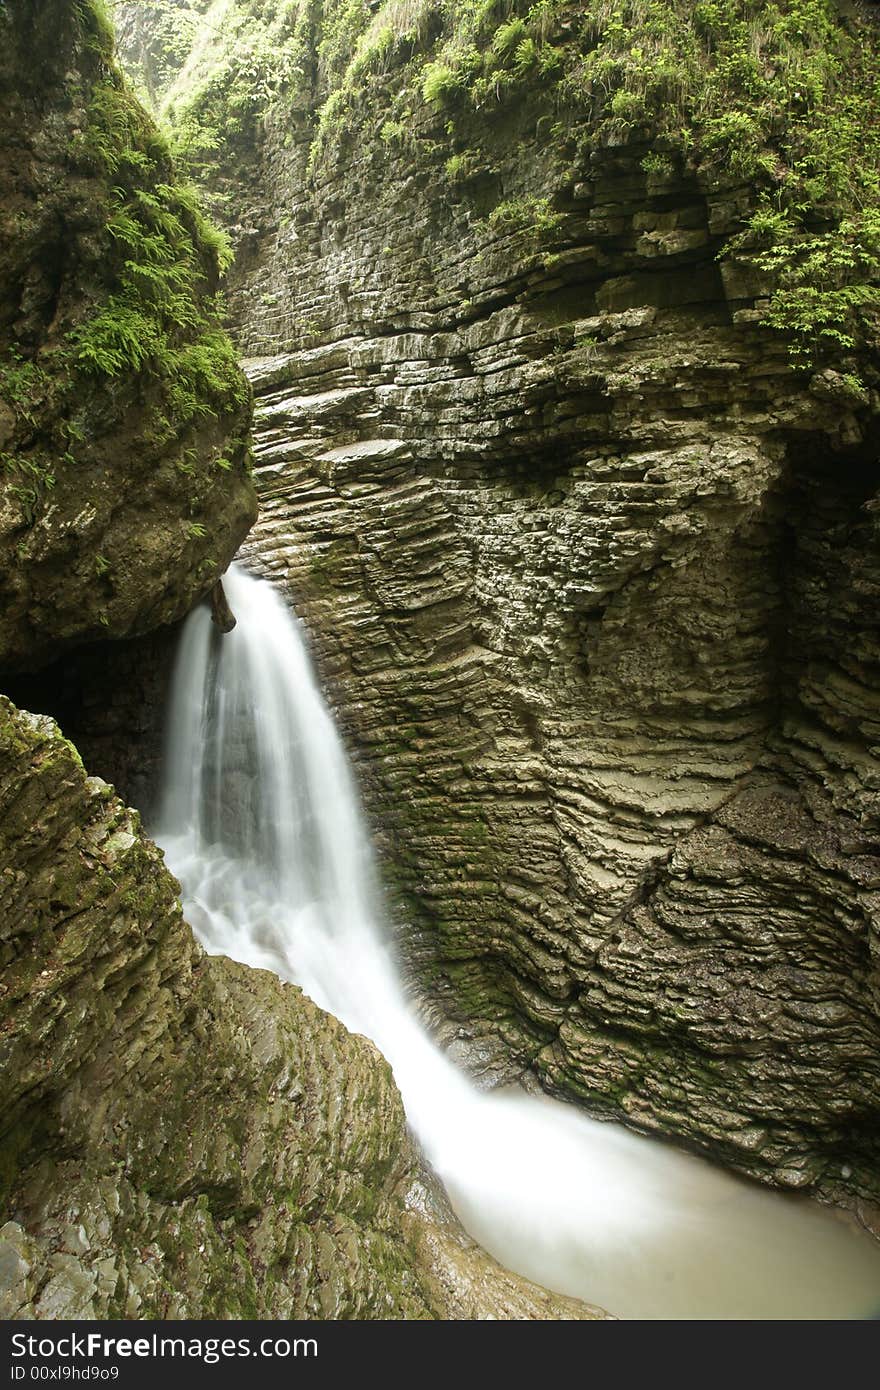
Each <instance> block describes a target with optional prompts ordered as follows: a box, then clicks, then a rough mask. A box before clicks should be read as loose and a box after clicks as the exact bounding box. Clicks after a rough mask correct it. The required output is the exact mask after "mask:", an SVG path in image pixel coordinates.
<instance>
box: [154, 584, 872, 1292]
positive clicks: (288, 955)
mask: <svg viewBox="0 0 880 1390" xmlns="http://www.w3.org/2000/svg"><path fill="white" fill-rule="evenodd" d="M225 582H226V588H227V593H228V596H229V600H230V603H231V606H232V609H233V611H234V612H235V614H236V616H237V618H238V626H237V627H236V628H235V630H234V631H233V632H232V633H230V634H229V635H227V636H224V637H221V636H220V635H219V634H218V633H217V632H216V631H215V630H214V628H213V627H212V624H211V619H210V614H209V612H208V609H207V608H206V607H204V608H201V609H198V610H196V611H195V612H194V613H192V614H191V615H190V617H189V619H188V620H187V623H186V625H185V628H184V632H183V636H182V639H181V647H180V652H179V655H178V661H177V667H176V671H175V677H174V684H173V691H172V702H171V712H170V721H169V737H168V749H167V760H166V774H165V780H164V785H163V796H162V806H161V811H160V815H159V823H158V828H157V838H158V840H159V842H160V844H161V845H162V846H163V848H164V849H165V853H166V856H167V859H168V863H169V865H170V867H171V869H172V870H173V872H174V873H175V874H176V875H177V876H178V878H179V879H180V881H181V883H182V885H183V897H184V908H185V911H186V916H187V918H188V920H189V922H190V923H191V924H192V926H193V928H194V929H195V931H196V933H197V934H198V936H199V938H200V939H201V941H202V942H203V944H204V945H205V947H206V948H207V950H209V951H213V952H222V953H224V954H226V955H230V956H233V957H234V958H235V959H237V960H240V961H244V962H245V963H247V964H249V965H254V966H260V967H263V968H265V969H269V970H274V971H275V972H276V973H277V974H279V975H280V976H282V978H284V979H287V980H294V981H296V982H297V983H298V984H299V985H301V986H302V988H303V989H304V990H305V991H306V993H307V994H309V995H310V996H311V997H312V998H313V999H314V1000H315V1001H316V1003H318V1004H320V1005H321V1006H322V1007H323V1008H325V1009H327V1010H329V1011H330V1012H331V1013H334V1014H336V1015H337V1017H339V1018H340V1019H342V1021H343V1022H344V1023H345V1024H346V1025H347V1026H348V1027H349V1028H350V1029H352V1030H353V1031H356V1032H360V1033H365V1034H366V1035H367V1036H368V1037H370V1038H372V1040H373V1041H374V1042H375V1043H376V1044H377V1046H378V1047H379V1048H380V1049H381V1051H382V1052H383V1053H384V1054H385V1056H386V1057H387V1058H388V1060H389V1061H390V1063H391V1065H392V1067H393V1069H394V1074H395V1077H396V1080H397V1083H398V1085H399V1087H400V1090H401V1093H402V1095H403V1098H404V1103H405V1106H406V1111H407V1115H408V1117H409V1121H410V1124H411V1125H412V1127H413V1129H414V1131H415V1133H416V1134H417V1136H418V1138H419V1140H420V1142H421V1145H422V1148H423V1149H424V1151H425V1153H426V1155H427V1157H428V1159H429V1160H430V1162H431V1163H432V1165H433V1166H434V1168H435V1169H436V1171H437V1172H438V1173H439V1175H440V1177H441V1178H442V1179H443V1181H444V1183H445V1185H446V1187H447V1190H448V1192H449V1194H450V1197H451V1199H452V1202H453V1205H454V1206H455V1208H456V1210H457V1211H458V1214H459V1216H460V1217H461V1219H462V1221H463V1223H464V1225H465V1226H466V1227H467V1228H468V1230H469V1231H470V1232H471V1233H472V1234H473V1235H474V1236H475V1237H476V1239H478V1240H479V1241H480V1242H481V1244H483V1245H484V1246H485V1248H486V1249H487V1250H489V1251H490V1252H491V1253H492V1254H493V1255H495V1256H496V1258H498V1259H499V1260H500V1261H501V1262H502V1263H503V1264H505V1265H507V1266H508V1267H510V1268H512V1269H514V1270H517V1271H518V1272H520V1273H522V1274H524V1275H527V1276H528V1277H529V1278H531V1279H534V1280H536V1281H537V1282H539V1283H541V1284H544V1285H546V1286H547V1287H549V1288H552V1289H555V1290H557V1291H559V1292H561V1293H568V1294H574V1295H577V1296H579V1297H581V1298H584V1299H587V1300H589V1301H591V1302H594V1303H599V1304H601V1305H602V1306H604V1307H606V1308H607V1309H608V1310H609V1311H611V1312H613V1313H616V1314H618V1315H620V1316H625V1317H626V1316H629V1317H727V1318H730V1317H854V1316H855V1317H858V1316H870V1315H872V1314H873V1313H875V1312H876V1311H877V1310H878V1308H880V1246H878V1245H877V1244H876V1243H875V1242H874V1241H872V1240H871V1239H870V1237H868V1236H867V1235H866V1234H864V1233H862V1232H860V1231H858V1230H856V1229H855V1228H854V1226H853V1225H852V1223H851V1222H850V1221H849V1219H848V1218H845V1217H843V1216H842V1215H840V1214H838V1213H834V1212H830V1211H827V1210H824V1209H822V1208H819V1207H817V1206H815V1205H814V1204H812V1203H806V1202H803V1201H801V1200H798V1199H794V1198H788V1197H782V1196H777V1195H774V1194H772V1193H769V1192H766V1191H764V1190H762V1189H760V1188H758V1187H756V1186H753V1185H751V1184H747V1183H744V1182H741V1181H739V1180H737V1179H735V1178H733V1177H731V1176H729V1175H727V1174H725V1173H723V1172H721V1171H720V1170H717V1169H715V1168H713V1167H712V1166H711V1165H709V1164H707V1163H705V1162H703V1161H701V1160H698V1159H695V1158H691V1157H689V1156H687V1155H685V1154H682V1153H679V1152H678V1151H676V1150H674V1149H672V1148H669V1147H667V1146H665V1145H662V1144H660V1143H657V1142H655V1141H652V1140H648V1139H642V1138H639V1137H637V1136H635V1135H633V1134H631V1133H629V1132H628V1131H626V1130H624V1129H622V1128H620V1127H617V1126H613V1125H607V1124H601V1123H599V1122H597V1121H594V1120H591V1119H590V1118H589V1117H587V1116H586V1115H584V1114H582V1113H581V1112H579V1111H578V1110H576V1109H575V1108H574V1107H572V1106H568V1105H565V1104H563V1103H561V1102H557V1101H552V1100H550V1099H549V1098H542V1097H534V1096H529V1095H526V1094H525V1093H524V1092H523V1093H520V1092H518V1091H516V1092H513V1093H511V1092H510V1091H507V1092H504V1093H497V1092H496V1093H483V1092H480V1091H478V1090H477V1089H476V1088H475V1086H474V1085H473V1084H472V1083H471V1081H470V1080H469V1079H468V1078H467V1077H466V1076H464V1075H463V1074H462V1073H461V1072H459V1071H458V1070H457V1068H456V1067H455V1066H454V1065H453V1064H452V1063H451V1062H450V1061H448V1060H447V1058H446V1057H445V1056H444V1054H443V1053H442V1052H441V1051H440V1050H439V1049H438V1048H437V1047H436V1046H435V1045H434V1043H433V1042H432V1041H431V1039H430V1038H429V1036H428V1035H427V1033H426V1032H425V1030H424V1029H423V1027H422V1025H421V1024H420V1023H419V1022H418V1021H417V1019H416V1018H415V1016H414V1015H413V1013H412V1012H411V1010H410V1008H409V1006H408V1004H407V1001H406V999H405V996H404V991H403V988H402V985H401V983H400V980H399V976H398V973H397V970H396V967H395V963H394V959H393V953H392V950H391V946H390V943H389V941H388V938H387V935H386V933H385V931H384V929H383V927H382V920H381V909H380V905H379V895H378V893H377V892H376V888H375V883H374V876H373V865H372V856H371V852H370V847H369V844H368V842H367V839H366V835H365V833H364V830H363V827H362V824H361V820H360V815H359V811H358V805H357V799H356V796H355V792H354V788H353V785H352V781H351V777H350V775H349V771H348V767H347V764H346V760H345V756H344V754H343V751H342V747H341V744H340V741H339V739H338V736H337V734H336V732H335V729H334V726H333V722H332V720H331V718H330V715H329V713H328V711H327V708H326V706H325V705H324V702H323V700H322V698H321V695H320V693H319V691H318V688H317V686H316V683H315V679H314V676H313V674H312V671H311V667H310V663H309V660H308V657H307V655H306V651H305V647H304V644H303V641H302V638H301V636H300V633H299V629H298V625H297V623H296V621H295V619H294V618H293V617H292V616H291V615H290V613H289V612H288V611H287V609H286V608H285V607H284V605H283V603H282V601H281V599H280V598H279V597H278V596H277V594H275V592H274V591H273V589H272V588H271V586H270V585H268V584H266V583H265V582H263V581H260V580H256V579H253V578H251V577H250V576H248V575H247V574H245V573H244V572H243V571H241V570H240V569H239V568H238V567H235V566H234V567H233V568H232V569H231V570H230V572H229V575H228V576H227V580H226V581H225Z"/></svg>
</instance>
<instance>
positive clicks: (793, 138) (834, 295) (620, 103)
mask: <svg viewBox="0 0 880 1390" xmlns="http://www.w3.org/2000/svg"><path fill="white" fill-rule="evenodd" d="M119 8H120V11H121V13H122V15H123V17H124V22H125V23H126V24H127V25H129V26H132V25H135V26H137V24H138V23H139V24H140V25H141V45H140V48H139V49H138V48H137V45H135V46H134V49H135V51H138V52H139V53H140V57H141V59H142V71H143V72H144V74H145V76H148V79H149V86H150V87H151V88H152V91H153V94H154V96H155V97H156V100H157V103H158V105H159V107H160V109H161V112H162V114H163V116H164V118H165V119H166V120H167V121H168V122H169V123H170V125H171V126H173V128H174V130H175V132H176V137H175V138H176V141H177V144H178V147H179V149H180V151H181V153H182V154H183V156H184V158H185V159H186V160H188V161H189V162H190V165H191V167H192V168H193V170H194V172H196V173H197V174H198V175H200V176H202V177H206V176H207V177H209V178H210V176H211V174H212V171H213V172H215V173H216V168H217V164H218V161H219V162H224V163H225V161H226V153H225V152H228V150H229V149H230V147H232V148H233V149H234V148H235V146H236V145H239V146H240V145H242V144H245V145H247V144H248V143H249V142H251V141H252V140H253V139H254V138H255V135H256V131H257V127H258V124H259V122H262V121H264V120H265V119H267V118H268V119H269V121H270V122H271V121H272V120H273V119H275V120H276V121H279V122H283V121H284V119H285V114H284V113H285V111H289V110H290V109H291V108H296V109H297V110H299V111H302V110H303V109H307V110H310V111H311V113H312V119H313V129H312V139H313V144H312V162H311V168H312V176H313V178H315V179H316V180H317V181H320V180H321V179H322V177H326V175H327V172H328V171H332V168H333V165H334V162H335V160H336V159H337V158H338V157H339V154H340V151H341V149H342V148H343V147H344V146H345V145H346V143H349V144H351V143H353V142H354V143H356V142H357V140H358V137H359V131H360V130H361V127H362V122H363V120H364V116H365V113H366V112H367V111H368V110H369V109H370V108H371V107H372V109H373V110H375V104H376V102H375V99H376V98H377V97H379V96H381V102H382V104H383V106H384V121H383V126H382V138H383V139H384V140H385V141H386V142H387V145H388V148H389V156H391V155H393V154H394V152H395V151H396V152H397V153H398V154H401V155H402V156H403V157H405V158H407V159H409V160H411V161H412V162H413V163H414V164H417V163H418V162H419V161H420V160H421V161H423V160H424V158H425V156H426V155H428V154H430V155H431V157H432V159H433V160H434V161H435V162H436V163H437V164H439V165H443V166H444V167H445V170H446V174H447V177H448V179H449V182H450V186H451V188H452V189H453V190H454V189H455V188H456V187H458V188H459V189H460V188H461V187H462V185H464V184H466V183H467V181H468V180H472V179H474V178H478V177H479V176H480V175H481V173H482V172H484V171H485V169H486V167H487V165H490V164H491V149H492V142H493V139H494V138H495V137H494V130H495V128H497V125H498V123H499V122H504V123H506V124H507V125H508V126H511V127H513V126H517V127H518V126H525V125H527V124H528V121H527V120H524V113H527V114H528V118H529V119H530V120H531V134H532V135H534V134H535V133H537V134H538V135H539V136H540V138H541V141H542V143H543V144H544V145H545V147H546V150H547V155H548V160H549V161H550V162H551V163H552V164H553V165H554V166H556V167H558V169H559V171H560V172H565V171H567V172H568V173H569V174H570V176H571V178H572V179H573V180H577V179H578V178H580V177H582V176H583V169H584V166H585V161H586V160H588V159H589V155H590V151H591V150H593V149H596V148H600V147H605V148H607V147H608V146H615V145H621V144H625V143H629V144H633V143H636V144H638V143H641V144H644V146H645V153H644V168H645V170H646V171H647V172H648V173H649V174H655V175H657V176H658V177H661V178H662V177H663V176H664V174H667V173H669V172H674V171H675V170H677V169H681V168H691V169H697V170H699V171H700V173H701V176H702V177H703V178H704V179H708V180H710V181H711V180H712V178H713V177H715V178H720V179H726V180H729V179H731V177H733V178H738V179H740V180H742V181H743V182H749V183H751V185H752V187H753V198H752V200H751V205H750V209H749V215H748V216H747V217H744V218H743V220H742V224H741V227H740V230H739V232H738V234H737V235H736V237H735V239H734V240H732V242H731V246H730V249H731V251H732V252H734V253H736V254H737V255H743V254H746V255H748V256H749V257H750V259H752V260H753V262H755V263H756V265H757V267H758V269H760V270H761V271H762V272H763V273H765V274H766V275H768V276H769V277H770V278H771V281H772V283H773V286H774V292H773V294H772V298H771V302H770V303H769V305H768V306H767V308H766V311H765V314H764V321H765V323H766V324H767V325H768V326H769V327H771V328H774V329H776V330H779V331H782V332H784V333H785V334H786V336H787V338H788V340H789V342H790V344H791V350H792V354H793V357H794V359H795V360H796V361H801V362H804V363H805V364H810V363H812V362H814V361H815V360H817V359H818V358H819V357H820V356H821V355H822V353H823V351H830V352H831V353H835V352H839V351H840V350H841V349H843V350H846V349H849V348H852V347H853V346H855V345H856V344H857V343H861V344H864V343H865V342H866V341H870V340H873V339H874V338H875V337H876V331H877V319H878V306H880V290H878V277H880V212H878V190H880V122H878V121H877V119H876V114H877V110H878V82H880V27H878V25H877V24H876V22H874V20H873V19H872V8H871V7H870V6H865V5H860V4H855V3H854V4H837V3H833V0H779V2H778V3H773V4H764V3H757V2H756V0H702V2H701V3H698V4H690V3H684V0H596V3H592V4H589V5H583V4H577V3H572V0H538V3H534V2H533V0H444V2H443V3H441V4H437V3H432V0H382V3H379V4H371V3H369V2H368V0H178V3H177V4H176V5H169V4H167V3H166V0H162V2H161V3H158V0H153V2H152V3H151V0H147V3H146V4H138V5H131V4H124V3H123V4H121V5H120V7H119ZM135 12H140V15H139V18H138V16H137V15H136V14H135ZM144 35H148V39H147V38H145V37H144ZM536 128H537V130H536ZM553 214H554V209H553V207H552V205H551V204H550V203H548V202H547V201H546V200H542V199H541V198H540V197H535V198H532V199H526V200H524V201H523V200H520V201H516V200H514V201H513V202H511V203H510V205H509V206H508V205H507V204H506V203H505V204H504V205H502V206H501V207H499V208H498V209H496V214H495V215H496V216H497V217H498V218H499V219H506V220H507V221H508V222H510V223H511V224H512V223H515V222H519V223H521V224H522V225H523V226H524V227H535V226H537V227H538V230H539V232H541V231H543V232H544V233H545V234H546V233H548V232H551V231H552V218H553Z"/></svg>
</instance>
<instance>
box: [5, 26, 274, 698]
mask: <svg viewBox="0 0 880 1390" xmlns="http://www.w3.org/2000/svg"><path fill="white" fill-rule="evenodd" d="M0 108H2V111H0V131H2V137H3V153H2V156H0V238H2V245H0V546H2V549H3V557H4V563H3V573H2V576H0V669H2V670H3V671H4V672H6V673H8V672H9V671H11V670H16V671H17V670H22V669H26V670H33V669H36V668H37V667H39V666H41V665H45V664H46V663H47V662H48V661H50V660H52V659H53V658H55V657H57V656H58V654H59V652H60V651H61V650H63V649H64V648H65V647H68V646H71V645H72V644H75V643H80V642H84V641H97V640H104V639H105V638H107V637H122V636H128V635H131V634H133V633H142V632H145V631H148V630H150V629H151V628H154V627H156V626H158V625H159V624H162V623H168V622H170V621H172V620H173V619H174V618H177V617H180V616H182V614H184V613H185V612H187V611H188V609H189V608H190V607H191V606H192V604H193V602H195V601H196V600H197V599H198V598H199V597H200V596H201V594H203V593H204V592H206V590H207V589H209V588H210V586H211V584H212V583H213V581H214V579H215V578H216V576H217V575H218V574H220V573H222V571H223V570H224V569H225V568H226V565H227V564H228V563H229V560H230V558H231V556H232V555H233V554H234V552H235V549H236V547H237V546H238V544H239V542H240V541H241V539H242V537H243V536H244V534H245V532H246V531H247V529H248V526H249V525H250V524H251V522H252V521H253V519H254V516H255V513H256V504H255V499H254V493H253V487H252V484H251V482H250V479H249V477H248V472H247V462H248V452H249V451H248V436H249V427H250V403H249V393H248V390H247V386H246V383H245V382H244V380H243V379H242V377H241V376H240V373H239V372H238V370H237V367H236V364H235V359H234V354H233V351H232V348H231V345H230V344H229V342H228V339H227V338H226V337H225V335H224V334H223V332H222V331H221V330H220V328H219V326H218V321H217V317H216V312H215V308H214V296H215V292H216V289H217V284H218V275H219V265H218V252H217V245H216V236H215V234H213V233H212V231H211V229H210V228H209V227H208V226H207V224H206V223H205V222H204V219H203V218H202V217H201V215H200V213H199V212H198V208H197V206H196V205H195V203H194V201H193V197H192V193H191V191H187V190H186V189H185V188H183V187H182V186H181V185H180V184H179V182H178V180H177V175H176V173H175V171H174V168H173V166H172V163H171V159H170V155H169V152H168V148H167V145H166V144H165V142H164V141H163V139H162V138H161V137H160V136H159V133H158V131H157V130H156V127H155V125H154V124H153V122H152V121H151V120H150V118H149V117H148V116H147V114H146V112H144V111H143V110H142V109H141V108H140V107H139V106H138V104H137V102H136V101H135V100H134V98H133V97H132V96H131V94H130V93H129V92H128V91H127V89H126V87H125V86H124V84H123V81H122V77H121V74H120V72H119V69H118V68H117V66H116V63H115V60H114V58H113V49H112V36H111V34H110V32H109V30H108V28H107V21H106V19H105V18H102V11H101V8H100V3H99V0H95V2H94V3H93V0H81V3H73V0H44V2H43V3H40V4H39V5H34V4H31V3H30V0H9V3H8V4H4V5H3V6H2V7H0Z"/></svg>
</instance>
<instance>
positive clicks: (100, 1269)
mask: <svg viewBox="0 0 880 1390" xmlns="http://www.w3.org/2000/svg"><path fill="white" fill-rule="evenodd" d="M0 813H2V815H0V851H2V864H3V869H2V878H0V884H2V889H0V952H2V962H3V970H2V983H0V1037H2V1045H0V1051H2V1061H3V1068H2V1074H3V1078H4V1081H3V1104H2V1114H3V1138H2V1146H0V1152H2V1162H3V1167H2V1174H0V1181H2V1191H3V1213H4V1224H3V1225H2V1229H0V1311H2V1316H3V1317H5V1318H14V1319H21V1318H25V1319H28V1318H53V1319H54V1318H94V1317H110V1318H183V1317H193V1318H198V1317H211V1318H223V1317H229V1318H236V1317H251V1318H289V1317H292V1318H430V1317H475V1318H485V1317H495V1318H498V1317H503V1318H536V1317H550V1318H554V1319H558V1318H583V1317H590V1316H601V1314H594V1313H593V1312H591V1310H589V1309H587V1308H586V1307H585V1306H584V1305H582V1304H580V1303H578V1302H577V1301H576V1300H569V1299H562V1298H555V1297H553V1296H552V1295H548V1294H546V1293H545V1292H544V1291H542V1290H539V1289H536V1288H535V1287H534V1286H532V1285H530V1284H528V1283H527V1282H526V1281H525V1280H521V1279H519V1278H517V1277H516V1276H514V1275H511V1274H509V1273H507V1272H506V1271H504V1270H502V1269H500V1268H499V1267H498V1266H497V1265H496V1264H495V1263H494V1262H493V1261H491V1260H490V1259H489V1257H488V1256H486V1255H485V1254H484V1253H483V1252H482V1251H481V1250H479V1249H478V1247H476V1246H475V1245H474V1243H473V1242H472V1241H470V1240H469V1239H468V1238H467V1237H466V1236H465V1235H464V1233H463V1232H462V1231H461V1228H460V1227H459V1226H458V1225H457V1223H456V1222H455V1220H454V1218H453V1217H452V1216H451V1214H450V1213H449V1211H448V1208H447V1207H446V1206H445V1203H444V1200H443V1199H442V1196H441V1195H440V1194H439V1193H438V1191H437V1190H436V1187H435V1185H434V1184H433V1183H432V1181H431V1180H430V1179H429V1178H427V1177H426V1175H425V1174H424V1173H423V1172H422V1170H421V1168H420V1166H419V1159H418V1157H417V1155H416V1153H415V1150H414V1148H413V1147H412V1144H411V1142H410V1140H409V1138H408V1135H407V1132H406V1126H405V1118H404V1114H403V1108H402V1105H401V1101H400V1097H399V1095H398V1093H397V1090H396V1087H395V1086H394V1084H393V1081H392V1079H391V1074H390V1070H389V1068H388V1066H387V1064H386V1063H385V1062H384V1061H383V1059H382V1058H381V1057H380V1056H379V1054H378V1052H377V1051H376V1049H375V1048H374V1047H373V1046H372V1044H370V1043H369V1042H367V1041H366V1040H365V1039H363V1038H360V1037H355V1036H353V1035H351V1034H349V1033H348V1032H347V1031H346V1030H345V1029H344V1028H343V1027H342V1025H341V1024H340V1023H338V1022H337V1021H336V1020H335V1019H333V1018H331V1017H329V1015H327V1014H324V1013H322V1012H321V1011H320V1010H319V1009H317V1008H316V1007H315V1006H314V1005H313V1004H312V1003H311V1002H310V1001H309V1000H308V999H306V998H305V997H304V996H303V995H302V994H301V992H300V991H299V990H298V989H296V988H295V987H293V986H290V985H284V984H282V983H281V982H280V981H279V980H278V979H277V978H276V977H275V976H274V975H270V974H268V973H266V972H264V971H254V970H250V969H248V968H246V967H244V966H241V965H237V964H235V963H234V962H232V961H230V960H228V959H226V958H224V957H214V958H210V957H207V956H205V954H204V952H203V951H202V950H201V948H200V947H199V946H198V945H197V944H196V943H195V942H194V940H193V937H192V934H191V932H190V929H189V927H188V926H187V925H186V923H184V921H183V920H182V917H181V912H180V906H179V903H178V900H177V884H176V882H175V880H174V879H173V878H172V877H171V875H170V874H169V873H168V871H167V870H166V869H165V867H164V862H163V860H162V856H161V854H160V852H159V851H158V850H157V848H156V847H155V845H153V844H152V843H151V842H150V841H149V840H147V839H146V838H145V836H144V835H143V833H142V831H141V828H140V823H139V819H138V817H137V815H136V813H134V812H132V811H130V810H128V809H127V808H126V807H124V806H123V805H122V803H121V802H120V801H119V800H118V798H117V797H116V796H115V795H114V793H113V791H112V788H110V787H108V786H107V785H106V784H105V783H103V782H102V781H100V780H99V779H98V778H94V777H88V776H87V774H86V773H85V771H84V770H83V767H82V764H81V762H80V760H79V758H78V756H77V754H76V751H75V750H74V749H73V747H72V745H70V744H69V743H67V742H66V741H65V740H64V739H63V738H61V736H60V735H59V733H58V731H57V728H56V726H55V725H54V724H53V723H52V722H51V721H49V720H46V719H44V718H40V717H37V716H34V715H29V714H26V713H24V712H21V711H18V710H16V709H15V707H14V706H12V705H11V703H10V702H9V701H8V700H6V699H5V698H0Z"/></svg>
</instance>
